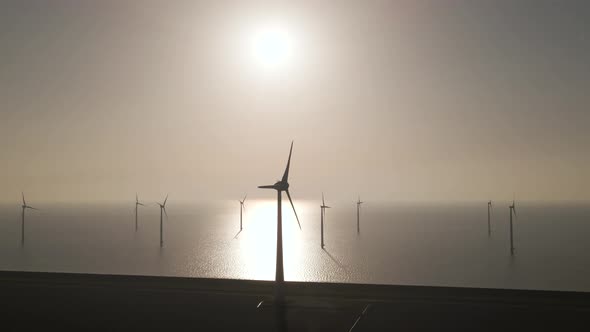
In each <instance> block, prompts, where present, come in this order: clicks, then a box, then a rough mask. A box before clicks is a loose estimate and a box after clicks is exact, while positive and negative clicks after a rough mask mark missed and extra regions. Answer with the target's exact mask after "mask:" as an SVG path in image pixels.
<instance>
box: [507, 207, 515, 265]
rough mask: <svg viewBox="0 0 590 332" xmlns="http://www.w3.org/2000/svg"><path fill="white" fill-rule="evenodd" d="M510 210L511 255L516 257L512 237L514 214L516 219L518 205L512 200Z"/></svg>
mask: <svg viewBox="0 0 590 332" xmlns="http://www.w3.org/2000/svg"><path fill="white" fill-rule="evenodd" d="M508 208H509V209H510V255H512V256H514V241H513V237H512V214H513V213H514V218H516V205H515V204H514V200H512V205H510V206H509V207H508Z"/></svg>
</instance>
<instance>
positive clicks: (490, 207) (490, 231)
mask: <svg viewBox="0 0 590 332" xmlns="http://www.w3.org/2000/svg"><path fill="white" fill-rule="evenodd" d="M491 211H492V201H488V237H490V236H492V228H491V225H490V218H491V217H490V214H491Z"/></svg>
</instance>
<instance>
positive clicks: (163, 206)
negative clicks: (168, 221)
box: [156, 195, 168, 247]
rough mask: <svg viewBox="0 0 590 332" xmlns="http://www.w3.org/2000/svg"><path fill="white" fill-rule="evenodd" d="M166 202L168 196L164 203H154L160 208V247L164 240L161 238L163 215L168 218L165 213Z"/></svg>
mask: <svg viewBox="0 0 590 332" xmlns="http://www.w3.org/2000/svg"><path fill="white" fill-rule="evenodd" d="M166 202H168V195H166V199H164V203H156V204H158V205H159V206H160V247H162V246H163V245H164V238H163V224H164V223H163V220H164V214H165V215H166V218H168V213H167V212H166Z"/></svg>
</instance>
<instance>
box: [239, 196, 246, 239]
mask: <svg viewBox="0 0 590 332" xmlns="http://www.w3.org/2000/svg"><path fill="white" fill-rule="evenodd" d="M246 197H248V194H246V196H244V199H242V200H241V201H240V232H241V231H242V211H245V210H246V206H244V202H245V201H246Z"/></svg>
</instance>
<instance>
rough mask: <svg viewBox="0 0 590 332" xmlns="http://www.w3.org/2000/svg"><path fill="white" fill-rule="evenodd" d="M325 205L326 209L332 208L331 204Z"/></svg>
mask: <svg viewBox="0 0 590 332" xmlns="http://www.w3.org/2000/svg"><path fill="white" fill-rule="evenodd" d="M324 207H325V208H326V209H331V208H332V207H331V206H324Z"/></svg>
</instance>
